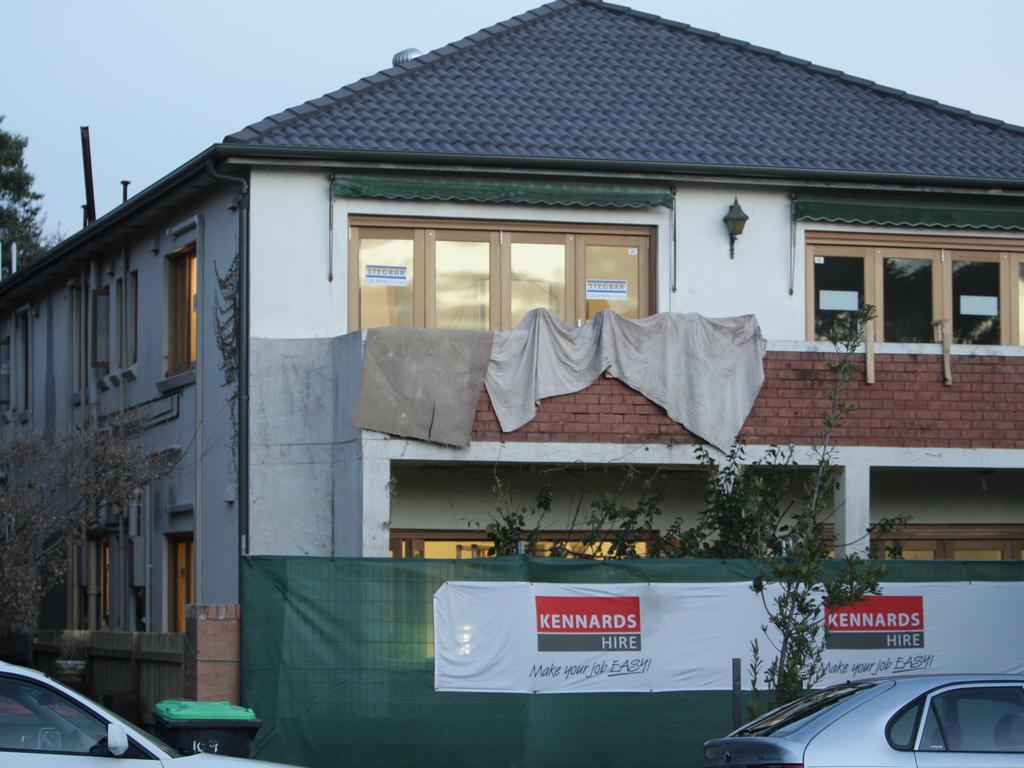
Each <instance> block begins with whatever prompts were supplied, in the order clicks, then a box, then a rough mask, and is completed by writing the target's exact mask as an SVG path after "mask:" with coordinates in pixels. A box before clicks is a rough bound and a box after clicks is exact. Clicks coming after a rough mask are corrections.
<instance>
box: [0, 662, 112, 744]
mask: <svg viewBox="0 0 1024 768" xmlns="http://www.w3.org/2000/svg"><path fill="white" fill-rule="evenodd" d="M106 737H107V728H106V725H105V724H104V723H102V722H101V721H100V720H98V719H97V718H96V717H94V716H93V715H91V714H90V713H88V712H86V711H85V710H83V709H82V708H81V707H80V706H79V705H78V704H76V703H74V702H72V701H71V700H70V699H66V698H64V697H63V696H61V695H59V694H57V693H55V692H53V691H51V690H50V689H48V688H44V687H42V686H40V685H36V684H35V683H32V682H29V681H27V680H19V679H16V678H7V677H4V678H0V749H3V750H11V751H13V752H43V753H49V752H56V753H63V754H78V755H89V754H90V751H91V750H94V749H96V747H97V746H98V745H99V744H100V743H101V742H102V741H103V740H104V739H105V738H106ZM58 759H59V758H58ZM65 759H67V760H68V762H69V763H71V762H72V760H70V759H68V758H65ZM11 764H16V762H14V761H12V763H11Z"/></svg>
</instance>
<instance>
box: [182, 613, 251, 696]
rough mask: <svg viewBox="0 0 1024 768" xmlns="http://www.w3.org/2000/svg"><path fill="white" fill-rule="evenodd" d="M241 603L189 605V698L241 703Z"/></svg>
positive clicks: (187, 661) (186, 656)
mask: <svg viewBox="0 0 1024 768" xmlns="http://www.w3.org/2000/svg"><path fill="white" fill-rule="evenodd" d="M241 633H242V624H241V607H240V606H238V605H189V606H187V607H186V608H185V636H186V639H187V640H188V645H189V648H188V649H187V650H186V653H185V659H186V663H185V698H188V699H194V700H196V701H229V702H231V703H232V704H239V703H241V695H242V663H241V651H242V643H241Z"/></svg>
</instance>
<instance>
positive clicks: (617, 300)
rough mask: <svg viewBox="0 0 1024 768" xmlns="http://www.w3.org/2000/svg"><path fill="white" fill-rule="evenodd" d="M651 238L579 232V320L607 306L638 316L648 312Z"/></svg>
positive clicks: (625, 313)
mask: <svg viewBox="0 0 1024 768" xmlns="http://www.w3.org/2000/svg"><path fill="white" fill-rule="evenodd" d="M647 249H648V238H646V237H629V236H622V235H577V237H576V322H577V324H578V325H581V324H582V323H583V322H586V321H587V320H590V319H591V318H592V317H594V315H596V314H597V313H598V312H600V311H602V310H604V309H611V310H613V311H615V312H618V313H619V314H620V315H622V316H623V317H629V318H632V319H637V318H640V317H645V316H647V314H648V306H647V296H648V293H649V291H648V280H649V276H648V270H647Z"/></svg>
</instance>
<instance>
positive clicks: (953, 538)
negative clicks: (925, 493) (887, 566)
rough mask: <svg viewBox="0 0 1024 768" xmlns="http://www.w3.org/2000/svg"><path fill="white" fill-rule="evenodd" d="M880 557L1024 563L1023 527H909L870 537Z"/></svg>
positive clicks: (995, 525)
mask: <svg viewBox="0 0 1024 768" xmlns="http://www.w3.org/2000/svg"><path fill="white" fill-rule="evenodd" d="M871 543H872V547H873V548H874V550H875V551H876V552H877V554H878V555H879V556H884V557H889V556H890V552H891V551H892V549H893V548H896V549H898V550H899V552H900V555H901V556H902V557H903V559H904V560H1024V525H1016V524H992V523H990V524H970V525H969V524H953V525H934V524H911V525H907V526H903V527H902V528H899V529H897V530H895V531H893V532H891V533H886V534H884V535H881V536H878V537H873V538H872V541H871Z"/></svg>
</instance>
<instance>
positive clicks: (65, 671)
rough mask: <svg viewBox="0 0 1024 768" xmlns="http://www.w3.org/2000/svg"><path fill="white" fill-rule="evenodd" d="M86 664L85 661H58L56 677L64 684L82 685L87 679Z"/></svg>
mask: <svg viewBox="0 0 1024 768" xmlns="http://www.w3.org/2000/svg"><path fill="white" fill-rule="evenodd" d="M85 664H86V662H85V661H84V660H83V659H57V673H56V675H55V677H56V678H57V679H58V680H60V681H61V682H62V683H80V682H82V679H83V678H84V677H85Z"/></svg>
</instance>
